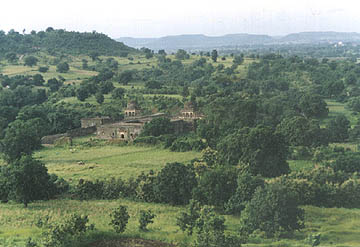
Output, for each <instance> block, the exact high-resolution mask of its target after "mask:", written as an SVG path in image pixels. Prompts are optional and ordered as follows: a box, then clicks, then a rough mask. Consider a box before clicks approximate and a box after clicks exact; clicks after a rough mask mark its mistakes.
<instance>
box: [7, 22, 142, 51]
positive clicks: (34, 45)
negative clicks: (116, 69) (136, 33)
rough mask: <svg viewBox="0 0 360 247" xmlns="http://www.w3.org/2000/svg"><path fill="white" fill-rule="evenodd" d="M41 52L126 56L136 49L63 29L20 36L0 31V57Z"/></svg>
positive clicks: (102, 35) (91, 35)
mask: <svg viewBox="0 0 360 247" xmlns="http://www.w3.org/2000/svg"><path fill="white" fill-rule="evenodd" d="M37 50H44V51H48V52H50V53H53V52H62V53H66V54H74V55H78V54H91V53H93V52H96V53H98V54H99V55H114V56H126V55H127V54H128V53H134V52H136V49H134V48H131V47H128V46H126V45H124V44H123V43H121V42H117V41H115V40H113V39H111V38H110V37H108V36H106V35H105V34H101V33H97V32H92V33H86V32H85V33H80V32H68V31H65V30H63V29H59V30H54V29H51V28H50V29H49V28H48V29H47V31H40V32H37V33H36V32H32V33H31V34H20V33H18V32H16V31H14V30H11V31H10V32H8V33H7V34H5V33H4V32H3V31H0V54H4V53H8V52H15V53H19V54H25V53H30V52H33V51H37Z"/></svg>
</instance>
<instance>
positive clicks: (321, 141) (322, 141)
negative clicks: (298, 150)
mask: <svg viewBox="0 0 360 247" xmlns="http://www.w3.org/2000/svg"><path fill="white" fill-rule="evenodd" d="M277 132H279V133H280V134H282V135H283V136H284V137H285V139H286V141H287V142H288V143H289V144H290V145H292V146H306V147H317V146H320V145H327V144H328V138H327V137H326V136H325V134H327V131H326V129H321V128H320V125H319V123H318V122H317V121H316V120H311V119H308V118H305V117H302V116H295V117H291V118H284V119H283V120H282V121H281V123H280V124H279V125H278V126H277Z"/></svg>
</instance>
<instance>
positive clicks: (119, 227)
mask: <svg viewBox="0 0 360 247" xmlns="http://www.w3.org/2000/svg"><path fill="white" fill-rule="evenodd" d="M110 218H111V222H110V223H109V225H111V226H112V227H113V228H114V230H115V232H117V233H123V232H124V231H125V229H126V225H127V223H128V221H129V219H130V215H129V213H128V211H127V207H126V206H122V205H120V206H119V207H117V208H115V209H114V210H113V212H112V213H111V214H110Z"/></svg>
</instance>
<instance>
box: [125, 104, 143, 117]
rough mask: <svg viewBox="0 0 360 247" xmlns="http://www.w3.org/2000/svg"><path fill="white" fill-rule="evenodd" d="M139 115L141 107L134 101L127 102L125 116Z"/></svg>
mask: <svg viewBox="0 0 360 247" xmlns="http://www.w3.org/2000/svg"><path fill="white" fill-rule="evenodd" d="M140 115H141V109H140V107H138V106H137V104H136V102H135V101H131V102H129V103H128V104H127V107H126V109H125V118H134V117H138V116H140Z"/></svg>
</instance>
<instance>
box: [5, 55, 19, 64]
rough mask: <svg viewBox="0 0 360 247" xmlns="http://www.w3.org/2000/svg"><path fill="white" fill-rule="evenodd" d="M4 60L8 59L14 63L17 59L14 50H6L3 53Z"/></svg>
mask: <svg viewBox="0 0 360 247" xmlns="http://www.w3.org/2000/svg"><path fill="white" fill-rule="evenodd" d="M5 58H6V60H8V62H9V63H15V62H16V61H17V56H16V53H15V52H8V53H6V55H5Z"/></svg>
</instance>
